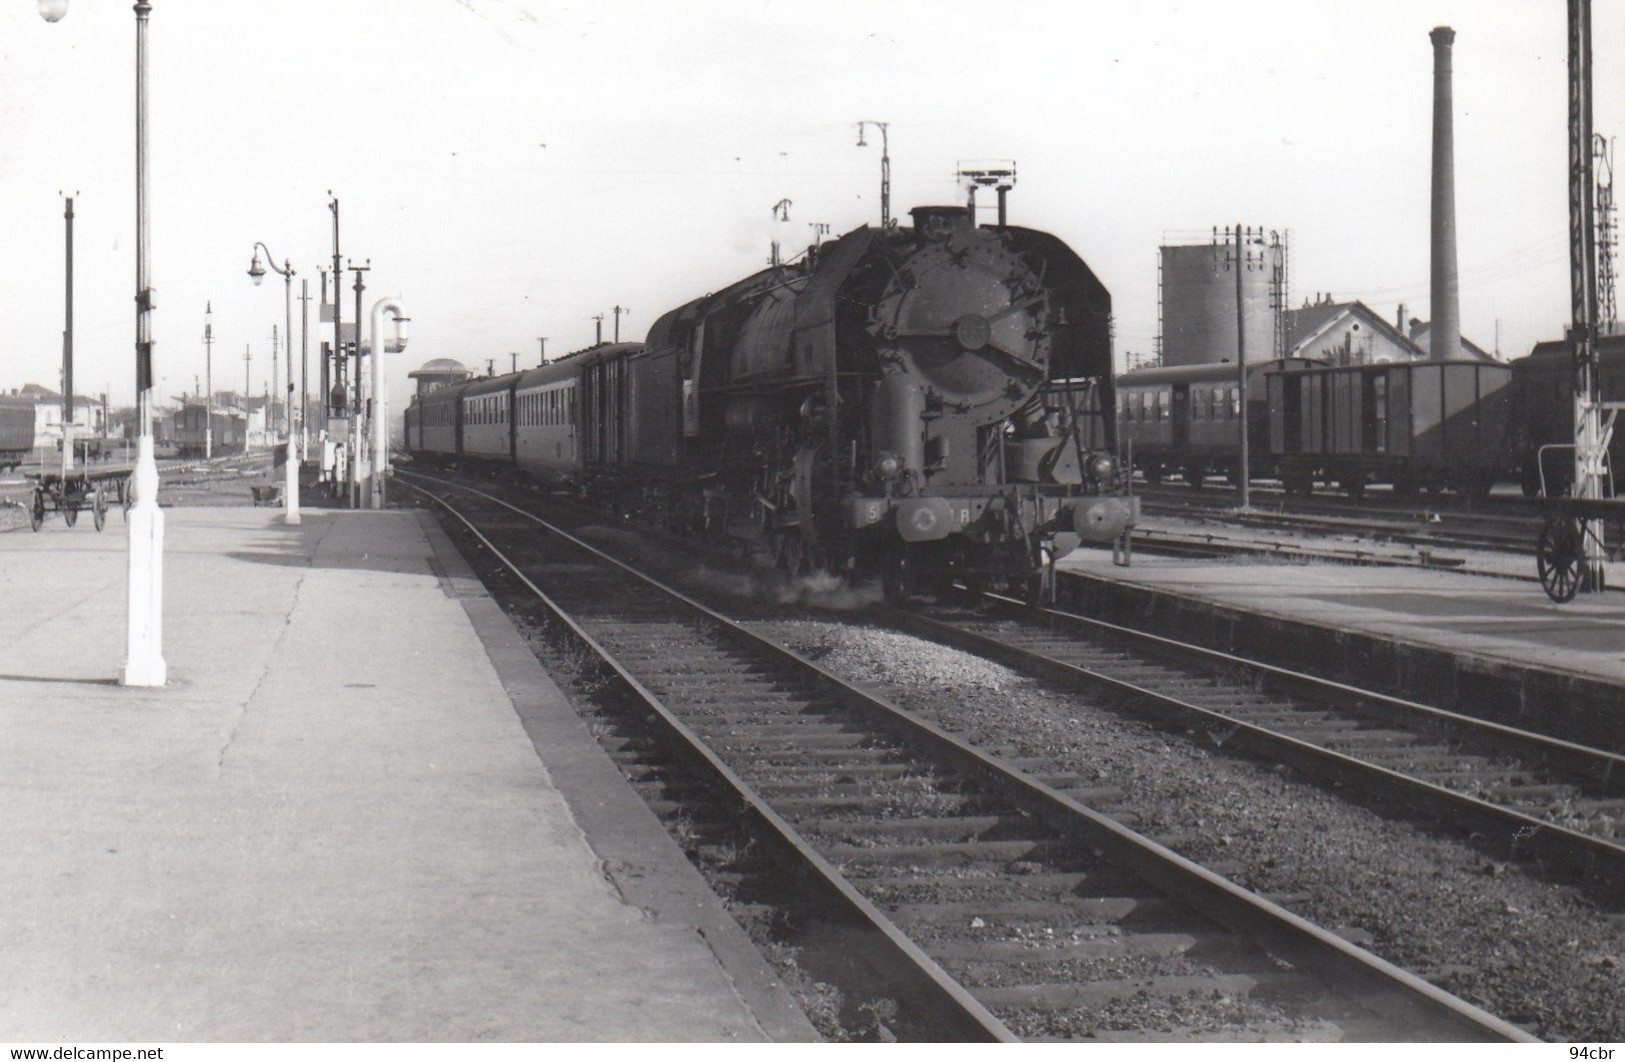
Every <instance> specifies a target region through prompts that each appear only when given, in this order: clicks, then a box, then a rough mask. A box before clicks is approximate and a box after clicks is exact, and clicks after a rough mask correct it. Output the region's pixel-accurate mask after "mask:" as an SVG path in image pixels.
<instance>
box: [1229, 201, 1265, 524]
mask: <svg viewBox="0 0 1625 1062" xmlns="http://www.w3.org/2000/svg"><path fill="white" fill-rule="evenodd" d="M1225 235H1226V236H1229V237H1231V238H1232V239H1233V240H1234V241H1235V248H1234V250H1232V251H1231V252H1229V253H1228V254H1226V256H1225V257H1226V262H1225V268H1227V269H1234V270H1235V272H1236V395H1237V396H1238V401H1239V402H1240V405H1241V408H1240V409H1239V410H1237V419H1238V423H1239V431H1240V435H1241V454H1240V465H1241V467H1240V469H1239V472H1240V475H1239V477H1238V480H1239V483H1240V486H1241V508H1242V509H1244V510H1245V509H1247V508H1249V507H1250V506H1251V505H1252V470H1251V468H1250V467H1249V460H1248V454H1247V412H1248V405H1247V398H1248V396H1247V300H1246V296H1245V295H1244V294H1243V291H1244V289H1243V286H1242V274H1243V273H1244V272H1245V273H1250V272H1252V270H1253V266H1254V260H1253V256H1252V252H1250V251H1248V250H1247V247H1246V244H1247V243H1251V242H1252V241H1253V240H1254V239H1255V238H1256V239H1258V240H1260V241H1262V239H1263V235H1264V230H1263V229H1259V230H1257V231H1256V232H1255V231H1254V230H1252V229H1246V228H1243V227H1242V226H1241V225H1240V224H1239V223H1238V224H1237V225H1236V227H1235V229H1234V231H1233V232H1227V233H1226V234H1225ZM1257 264H1258V265H1262V264H1263V262H1262V261H1261V260H1260V261H1259V262H1258V263H1257Z"/></svg>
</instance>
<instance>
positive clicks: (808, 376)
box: [407, 207, 1137, 598]
mask: <svg viewBox="0 0 1625 1062" xmlns="http://www.w3.org/2000/svg"><path fill="white" fill-rule="evenodd" d="M911 218H912V220H913V222H914V224H913V225H912V226H911V227H900V228H893V229H889V230H879V229H873V228H870V227H867V226H865V227H863V228H859V229H857V230H855V231H853V232H851V233H848V234H847V235H845V236H843V237H841V238H840V239H838V240H836V241H834V242H832V243H828V244H825V245H824V246H823V247H822V248H821V249H819V250H817V251H809V253H808V255H807V256H806V257H805V258H803V259H802V260H801V261H800V262H799V263H798V264H796V265H793V266H776V267H773V268H770V269H767V270H764V271H762V272H760V273H757V274H754V275H752V276H750V277H746V278H744V279H743V280H740V281H738V282H736V283H734V284H731V285H729V286H728V287H726V288H724V289H722V290H721V291H718V292H716V293H714V294H710V295H706V296H703V297H701V298H698V299H694V300H692V301H690V302H687V303H685V304H683V305H682V306H679V307H677V308H676V309H674V310H671V311H670V312H668V313H666V314H664V315H662V316H661V317H660V318H659V319H658V320H657V321H656V322H655V324H654V326H653V327H652V328H651V329H650V332H649V334H648V336H647V338H646V340H645V342H643V343H641V344H633V343H625V344H608V345H603V346H598V347H594V348H590V349H588V350H586V351H581V352H578V353H576V354H573V355H570V356H568V357H566V358H562V359H560V360H558V361H556V362H553V363H551V364H549V365H546V366H543V367H541V368H538V369H533V370H530V371H527V372H522V373H510V374H508V375H506V376H497V377H489V378H485V379H481V380H476V381H469V382H467V383H462V384H453V385H448V386H441V387H438V388H437V389H434V390H432V391H426V392H423V393H420V395H419V396H418V398H417V399H416V400H415V401H414V405H413V408H412V409H411V410H410V411H409V412H408V416H407V438H408V446H409V448H411V449H412V450H413V451H414V452H415V453H418V454H420V455H422V456H425V457H429V458H435V457H440V458H446V457H450V458H457V459H461V460H478V461H484V462H489V463H494V464H498V465H507V466H512V467H514V468H516V469H518V470H520V471H522V472H525V473H527V474H530V475H532V476H535V477H538V478H541V479H545V480H552V481H558V482H567V483H570V484H573V485H576V486H578V487H579V488H580V489H582V490H583V491H585V492H586V493H588V494H590V495H593V496H596V497H599V498H601V499H603V500H604V501H605V502H606V503H607V504H611V505H613V506H615V507H616V508H617V509H619V510H620V511H622V512H624V513H628V514H632V513H636V514H641V515H644V516H647V517H652V518H657V519H661V520H663V521H665V522H666V523H668V524H670V525H673V526H676V527H681V528H685V529H691V530H702V531H706V532H710V533H728V534H733V535H738V536H741V537H745V538H750V539H755V540H758V541H760V542H761V544H762V545H764V546H765V547H766V548H767V549H768V550H770V551H771V552H772V555H773V556H774V557H775V559H776V560H777V562H778V563H779V564H780V565H781V566H782V567H784V568H785V569H787V570H790V571H796V572H804V571H809V570H814V569H823V570H832V571H840V572H851V573H854V574H859V575H862V574H868V573H878V574H881V575H882V576H883V577H884V579H885V583H886V587H887V591H888V594H890V595H891V596H892V597H893V598H901V597H906V596H908V595H909V594H910V593H912V592H913V591H914V590H915V589H916V588H919V587H921V586H922V585H924V584H931V583H936V584H940V583H941V582H943V581H945V580H951V579H955V578H959V579H964V580H967V581H968V582H970V583H972V584H974V585H991V586H1003V587H1009V588H1020V589H1023V590H1029V591H1033V590H1036V589H1037V587H1038V584H1039V580H1040V578H1041V575H1042V573H1043V571H1044V570H1045V565H1046V563H1047V562H1050V561H1052V560H1054V559H1055V558H1057V557H1059V556H1061V555H1063V554H1065V553H1067V552H1069V551H1071V550H1072V549H1074V548H1076V547H1077V546H1078V545H1079V544H1080V543H1082V542H1086V541H1087V542H1094V543H1114V542H1117V541H1119V540H1120V539H1121V538H1122V536H1123V535H1124V534H1125V533H1126V531H1127V530H1128V528H1129V527H1131V526H1132V525H1133V524H1134V522H1135V520H1136V517H1137V508H1136V500H1135V499H1134V498H1132V497H1131V496H1128V495H1127V492H1126V485H1127V484H1126V479H1127V477H1126V475H1125V473H1124V471H1123V470H1122V468H1121V465H1120V462H1119V461H1118V459H1117V456H1116V450H1117V442H1118V440H1117V425H1116V417H1115V411H1116V402H1115V398H1114V392H1113V380H1112V376H1111V296H1110V294H1109V293H1108V292H1107V291H1106V289H1105V287H1104V286H1103V285H1102V284H1101V283H1100V281H1099V280H1098V279H1097V278H1096V277H1095V276H1094V274H1093V273H1092V272H1091V271H1090V270H1089V268H1088V266H1087V265H1085V264H1084V262H1083V260H1082V259H1081V258H1079V257H1078V256H1077V255H1076V254H1075V253H1074V252H1073V251H1072V250H1071V249H1070V248H1068V247H1067V246H1066V245H1065V244H1064V243H1063V242H1062V241H1061V240H1059V239H1057V238H1056V237H1054V236H1052V235H1049V234H1047V233H1043V232H1039V231H1036V230H1031V229H1024V228H1014V227H1008V228H978V227H976V226H975V225H974V224H973V223H972V222H971V220H970V217H969V215H968V213H967V212H966V211H965V210H964V209H963V208H961V207H926V208H918V209H916V210H914V211H913V212H912V214H911Z"/></svg>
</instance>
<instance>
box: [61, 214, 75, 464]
mask: <svg viewBox="0 0 1625 1062" xmlns="http://www.w3.org/2000/svg"><path fill="white" fill-rule="evenodd" d="M64 199H65V200H66V202H67V205H66V207H65V209H64V210H63V211H62V217H63V219H64V220H65V221H66V223H67V236H66V239H67V297H66V299H65V300H64V301H65V305H66V307H67V309H66V320H65V322H64V323H63V326H62V471H64V472H71V471H73V196H71V195H70V196H65V197H64Z"/></svg>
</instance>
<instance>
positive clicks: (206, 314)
mask: <svg viewBox="0 0 1625 1062" xmlns="http://www.w3.org/2000/svg"><path fill="white" fill-rule="evenodd" d="M203 382H204V386H206V387H207V388H208V393H207V394H205V395H204V396H203V456H204V458H205V459H208V458H211V457H213V456H214V302H213V301H210V302H206V303H204V304H203Z"/></svg>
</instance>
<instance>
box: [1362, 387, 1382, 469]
mask: <svg viewBox="0 0 1625 1062" xmlns="http://www.w3.org/2000/svg"><path fill="white" fill-rule="evenodd" d="M1360 383H1361V388H1362V389H1363V390H1364V391H1365V394H1364V395H1363V396H1362V397H1363V398H1364V399H1365V401H1364V402H1362V403H1361V407H1362V408H1363V410H1364V412H1365V417H1364V420H1363V422H1362V423H1361V425H1360V452H1361V453H1362V454H1380V453H1386V452H1387V450H1388V374H1387V372H1367V373H1362V374H1361V375H1360Z"/></svg>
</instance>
